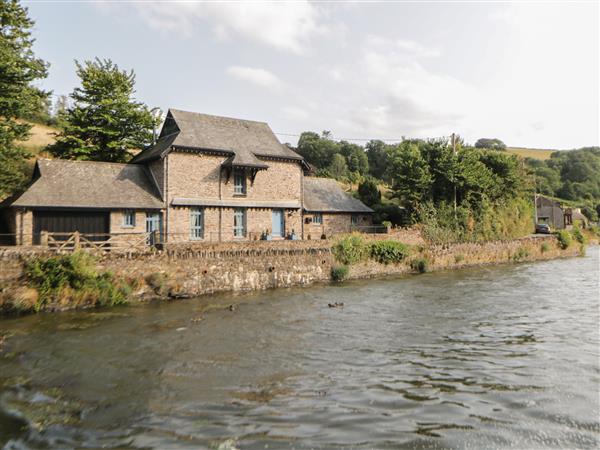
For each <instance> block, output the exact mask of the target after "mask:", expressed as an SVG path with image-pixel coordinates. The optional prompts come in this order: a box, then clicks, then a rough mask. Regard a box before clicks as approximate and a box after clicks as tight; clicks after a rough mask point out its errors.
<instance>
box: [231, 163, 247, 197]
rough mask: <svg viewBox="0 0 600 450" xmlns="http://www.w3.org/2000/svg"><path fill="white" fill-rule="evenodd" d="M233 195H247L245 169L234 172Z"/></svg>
mask: <svg viewBox="0 0 600 450" xmlns="http://www.w3.org/2000/svg"><path fill="white" fill-rule="evenodd" d="M233 194H234V195H246V172H245V171H244V169H234V170H233Z"/></svg>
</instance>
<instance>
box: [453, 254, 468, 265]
mask: <svg viewBox="0 0 600 450" xmlns="http://www.w3.org/2000/svg"><path fill="white" fill-rule="evenodd" d="M464 259H465V255H463V254H461V253H459V254H458V255H454V262H455V263H457V264H458V263H460V262H462V261H464Z"/></svg>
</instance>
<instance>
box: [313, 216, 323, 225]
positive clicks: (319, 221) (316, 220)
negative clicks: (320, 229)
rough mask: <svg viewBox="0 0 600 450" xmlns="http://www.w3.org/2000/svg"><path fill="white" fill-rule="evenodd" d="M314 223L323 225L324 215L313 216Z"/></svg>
mask: <svg viewBox="0 0 600 450" xmlns="http://www.w3.org/2000/svg"><path fill="white" fill-rule="evenodd" d="M313 223H314V224H315V225H323V214H321V213H315V214H313Z"/></svg>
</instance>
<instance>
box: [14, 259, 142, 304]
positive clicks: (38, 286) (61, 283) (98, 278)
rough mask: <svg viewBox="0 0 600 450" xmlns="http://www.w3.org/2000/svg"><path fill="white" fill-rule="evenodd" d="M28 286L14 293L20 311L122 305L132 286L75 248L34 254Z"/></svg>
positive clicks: (27, 265) (28, 264)
mask: <svg viewBox="0 0 600 450" xmlns="http://www.w3.org/2000/svg"><path fill="white" fill-rule="evenodd" d="M24 276H25V280H24V281H25V283H26V284H27V287H28V290H27V289H22V290H21V291H19V292H17V293H16V294H17V295H15V296H13V302H12V307H13V308H14V309H15V310H18V311H29V310H34V311H40V310H42V309H46V308H60V307H63V306H68V307H84V306H104V305H110V306H114V305H119V304H123V303H126V301H127V298H128V296H129V295H130V294H131V287H130V286H129V285H128V284H127V283H126V282H124V281H121V280H117V279H115V277H114V275H113V274H112V273H111V272H106V271H105V272H99V271H98V270H97V269H96V261H95V259H94V258H93V257H92V256H90V255H89V254H86V253H82V252H75V253H73V254H69V255H61V256H53V257H34V258H31V259H29V260H27V261H26V262H25V265H24Z"/></svg>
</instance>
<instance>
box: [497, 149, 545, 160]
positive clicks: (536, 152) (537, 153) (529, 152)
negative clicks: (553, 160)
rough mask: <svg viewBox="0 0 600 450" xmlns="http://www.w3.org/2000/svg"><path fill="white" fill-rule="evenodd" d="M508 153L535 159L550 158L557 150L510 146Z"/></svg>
mask: <svg viewBox="0 0 600 450" xmlns="http://www.w3.org/2000/svg"><path fill="white" fill-rule="evenodd" d="M506 151H507V152H508V153H513V154H515V155H519V156H522V157H523V158H533V159H542V160H543V159H550V155H551V154H552V153H554V152H555V151H556V150H548V149H540V148H524V147H508V148H507V149H506Z"/></svg>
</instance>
